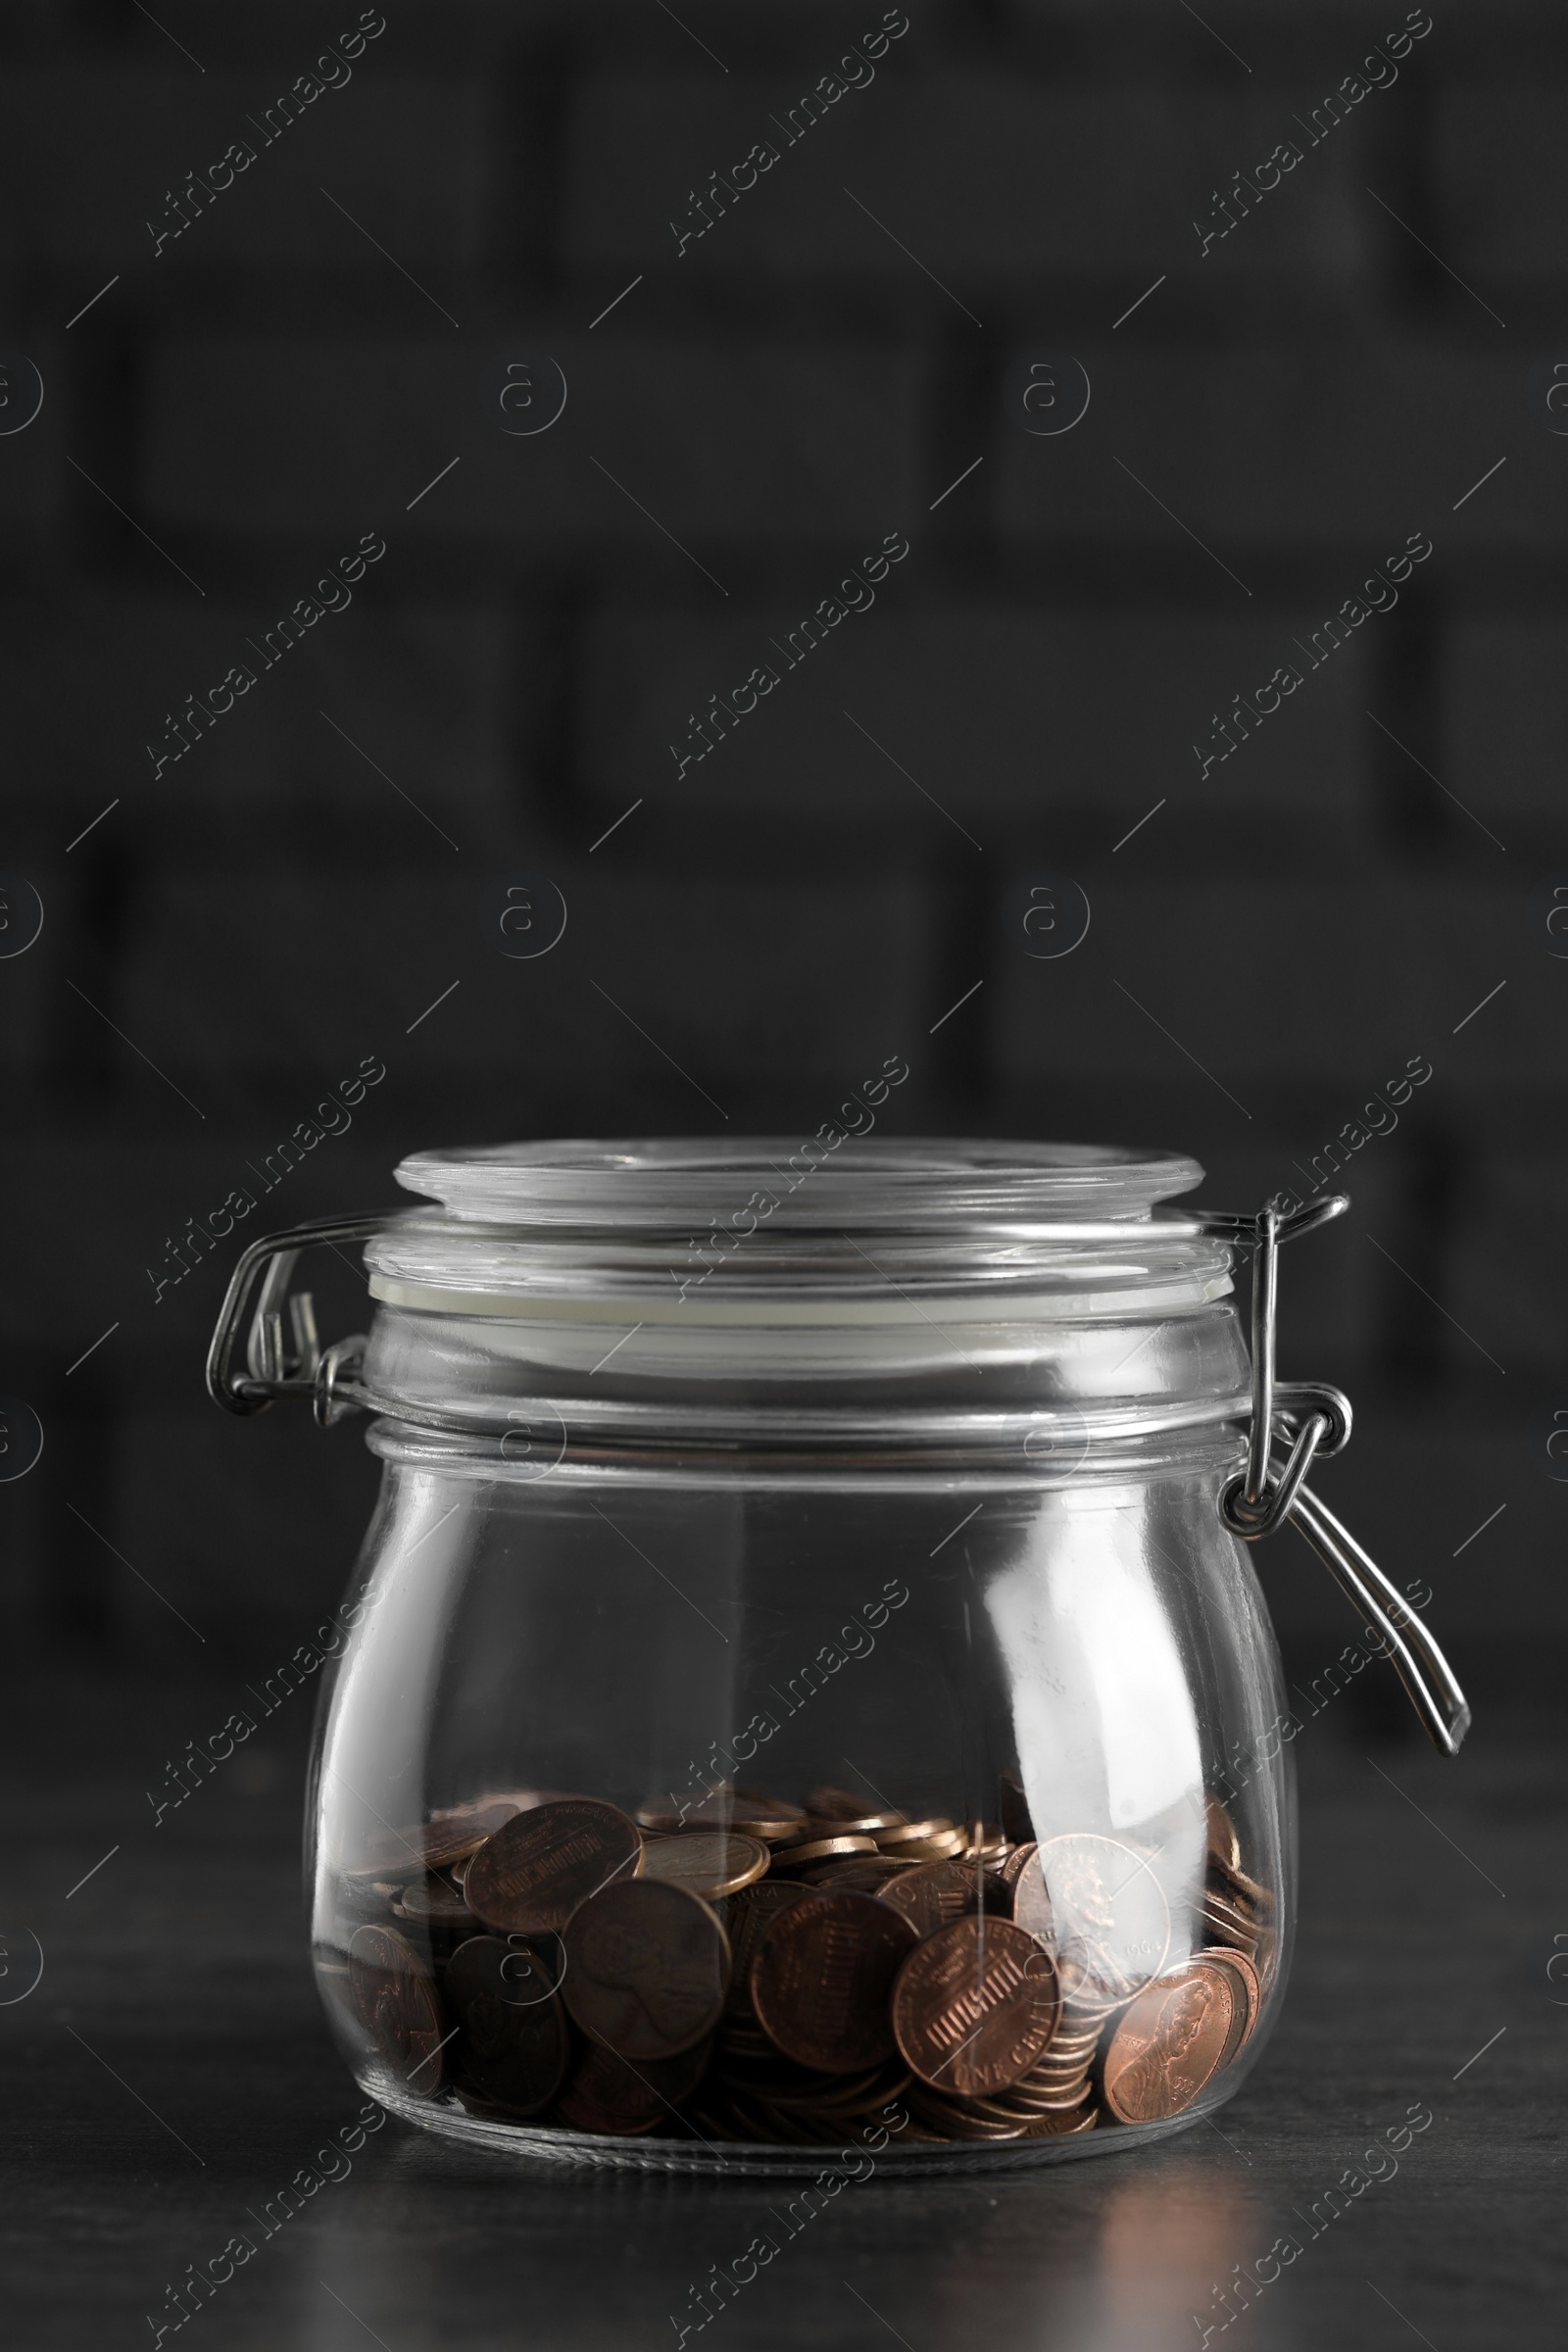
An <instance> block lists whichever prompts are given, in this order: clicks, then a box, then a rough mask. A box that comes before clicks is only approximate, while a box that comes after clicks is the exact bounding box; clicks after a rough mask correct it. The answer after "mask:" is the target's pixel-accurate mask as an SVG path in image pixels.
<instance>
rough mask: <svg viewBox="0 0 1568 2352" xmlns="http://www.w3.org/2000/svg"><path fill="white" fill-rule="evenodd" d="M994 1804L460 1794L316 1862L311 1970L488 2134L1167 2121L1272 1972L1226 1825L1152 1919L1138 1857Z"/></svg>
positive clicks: (1006, 1798)
mask: <svg viewBox="0 0 1568 2352" xmlns="http://www.w3.org/2000/svg"><path fill="white" fill-rule="evenodd" d="M1000 1810H1001V1812H1002V1815H1003V1823H1002V1824H1001V1825H999V1824H993V1823H987V1822H983V1821H978V1822H973V1823H971V1824H969V1825H968V1826H967V1827H960V1826H959V1825H958V1824H957V1823H956V1822H955V1821H953V1820H950V1819H948V1818H947V1817H945V1816H937V1815H933V1816H929V1817H927V1818H923V1819H917V1818H911V1817H909V1816H907V1815H906V1814H903V1813H900V1812H898V1811H896V1810H894V1809H892V1808H891V1807H888V1806H886V1805H884V1804H881V1803H878V1804H875V1805H870V1804H868V1803H867V1802H866V1801H865V1800H864V1799H862V1798H859V1797H857V1796H856V1795H854V1794H853V1793H852V1792H850V1791H848V1790H845V1789H832V1788H820V1789H809V1791H808V1792H807V1794H806V1797H805V1800H804V1802H803V1803H800V1804H795V1803H792V1802H789V1801H787V1800H785V1799H783V1798H778V1797H772V1796H768V1795H765V1794H763V1793H761V1792H760V1791H757V1790H752V1789H738V1788H725V1789H720V1790H717V1791H715V1792H714V1794H713V1795H712V1796H711V1797H710V1798H708V1799H705V1801H704V1802H703V1803H702V1804H701V1805H698V1806H696V1807H689V1808H687V1809H685V1810H684V1812H683V1813H681V1814H680V1815H679V1816H677V1815H676V1814H674V1813H672V1812H668V1811H665V1810H662V1809H661V1808H660V1807H659V1806H657V1805H647V1806H642V1807H639V1808H638V1810H637V1813H636V1815H635V1817H633V1816H631V1815H628V1814H626V1813H624V1812H622V1811H620V1810H619V1808H618V1807H616V1806H614V1805H612V1804H608V1803H606V1802H605V1801H604V1800H603V1799H601V1798H598V1797H591V1796H577V1795H569V1794H564V1793H561V1792H556V1791H552V1790H539V1789H532V1790H515V1791H510V1792H507V1793H497V1794H492V1795H487V1796H484V1797H480V1798H477V1799H475V1800H473V1801H472V1802H471V1803H469V1804H466V1805H463V1806H458V1807H454V1808H452V1809H450V1810H448V1811H445V1812H442V1813H437V1814H434V1815H432V1817H431V1818H430V1820H428V1821H427V1822H425V1823H424V1824H423V1825H422V1826H421V1827H419V1828H417V1829H415V1830H411V1831H409V1832H407V1833H404V1834H402V1835H400V1836H397V1837H393V1838H387V1839H386V1840H384V1841H383V1843H382V1845H381V1846H380V1848H379V1849H378V1850H377V1851H375V1852H373V1853H369V1854H367V1855H366V1856H365V1857H364V1858H363V1860H362V1861H361V1862H360V1863H359V1864H358V1866H357V1867H355V1868H354V1869H352V1870H349V1871H346V1872H344V1873H343V1874H342V1875H341V1877H340V1881H339V1895H340V1911H341V1917H342V1920H343V1936H344V1939H345V1941H346V1945H347V1950H346V1955H345V1957H344V1958H343V1959H342V1960H338V1959H332V1960H329V1961H328V1962H327V1963H326V1965H325V1967H324V1969H323V1976H324V1978H325V1980H326V1981H327V1982H328V1983H329V1984H331V1985H334V1986H335V1989H336V1991H337V1993H338V1996H339V1997H340V1998H341V1999H342V2000H343V2001H344V2003H345V2005H346V2006H347V2007H348V2008H349V2009H350V2010H351V2011H352V2014H353V2015H354V2017H355V2018H356V2020H357V2021H358V2023H359V2025H360V2026H361V2027H363V2029H364V2030H365V2032H366V2033H367V2034H368V2036H369V2038H370V2040H371V2042H372V2043H373V2045H374V2047H375V2049H376V2051H377V2052H378V2054H379V2056H380V2057H381V2059H382V2060H383V2061H385V2062H386V2064H387V2066H388V2067H389V2068H390V2069H392V2070H395V2073H396V2075H397V2076H398V2077H400V2078H401V2081H402V2082H403V2084H404V2085H405V2086H406V2088H407V2091H408V2092H409V2094H410V2095H413V2096H416V2097H424V2098H436V2097H450V2098H455V2099H456V2100H457V2101H459V2102H460V2103H461V2104H462V2106H464V2107H465V2108H466V2109H467V2110H469V2111H470V2112H471V2113H473V2114H476V2115H482V2116H486V2117H489V2118H491V2119H494V2120H497V2121H501V2122H515V2123H528V2124H533V2125H544V2126H547V2127H554V2128H557V2129H560V2130H564V2131H578V2132H589V2133H597V2134H601V2135H611V2136H615V2137H631V2136H637V2135H641V2134H646V2133H651V2132H660V2133H663V2134H667V2135H670V2136H674V2137H677V2138H685V2139H693V2138H695V2139H701V2140H705V2141H726V2140H727V2141H737V2140H740V2141H749V2142H771V2143H774V2144H779V2145H794V2146H803V2147H806V2146H837V2145H843V2144H844V2143H845V2141H846V2140H847V2139H848V2138H850V2137H851V2136H852V2134H853V2131H854V2127H855V2126H856V2124H857V2123H858V2121H859V2120H860V2119H862V2118H870V2117H872V2116H875V2117H877V2118H878V2119H879V2121H880V2123H881V2126H882V2128H883V2129H885V2130H888V2131H889V2132H890V2136H891V2137H892V2138H893V2139H894V2140H896V2141H897V2142H899V2143H900V2144H905V2145H914V2144H918V2143H920V2142H964V2141H981V2140H993V2139H994V2140H1011V2139H1041V2138H1052V2137H1061V2136H1067V2135H1070V2134H1073V2133H1077V2132H1082V2131H1094V2130H1095V2129H1097V2128H1098V2127H1103V2126H1105V2125H1115V2124H1146V2123H1154V2122H1160V2121H1163V2120H1165V2119H1166V2118H1168V2117H1170V2116H1174V2115H1177V2114H1179V2113H1180V2112H1181V2111H1182V2110H1183V2109H1184V2108H1186V2107H1188V2106H1190V2105H1191V2104H1192V2103H1193V2101H1194V2100H1195V2099H1197V2098H1198V2097H1199V2096H1200V2094H1201V2092H1202V2091H1203V2090H1204V2089H1205V2088H1206V2087H1207V2086H1208V2084H1209V2083H1210V2082H1212V2081H1213V2079H1214V2078H1215V2076H1216V2075H1218V2074H1219V2073H1220V2071H1221V2070H1222V2069H1223V2068H1224V2067H1226V2066H1227V2065H1229V2064H1230V2062H1231V2060H1232V2059H1233V2058H1234V2057H1235V2055H1236V2054H1237V2052H1238V2051H1239V2050H1240V2049H1241V2048H1242V2046H1243V2045H1244V2043H1245V2042H1246V2041H1247V2040H1248V2038H1249V2037H1250V2034H1251V2033H1252V2031H1253V2029H1254V2027H1255V2025H1256V2023H1257V2019H1258V2015H1259V2012H1260V2010H1261V2007H1262V2004H1263V2001H1264V1998H1265V1996H1266V1994H1267V1991H1268V1988H1269V1985H1270V1983H1271V1981H1272V1977H1273V1974H1274V1969H1275V1936H1274V1930H1273V1925H1272V1913H1273V1899H1272V1896H1271V1895H1270V1893H1269V1891H1268V1889H1267V1888H1266V1887H1263V1886H1262V1885H1261V1884H1259V1882H1258V1881H1257V1880H1256V1879H1254V1878H1252V1877H1250V1875H1249V1874H1248V1872H1247V1871H1246V1869H1245V1868H1244V1866H1243V1860H1242V1854H1241V1850H1240V1846H1239V1843H1238V1839H1237V1835H1236V1830H1235V1826H1234V1824H1233V1823H1232V1821H1231V1820H1230V1817H1229V1815H1228V1814H1227V1813H1226V1812H1225V1810H1224V1808H1223V1806H1221V1805H1220V1804H1219V1803H1218V1802H1217V1801H1216V1800H1215V1799H1213V1798H1210V1799H1209V1800H1208V1819H1207V1850H1206V1862H1205V1871H1204V1881H1203V1886H1202V1888H1201V1893H1200V1894H1199V1896H1198V1899H1197V1902H1196V1905H1195V1909H1194V1914H1193V1917H1192V1919H1191V1920H1190V1921H1188V1922H1183V1923H1180V1932H1178V1928H1177V1926H1176V1925H1174V1924H1173V1922H1172V1919H1171V1915H1170V1908H1169V1905H1168V1903H1167V1899H1166V1895H1165V1893H1164V1891H1163V1889H1162V1887H1161V1884H1160V1881H1159V1879H1158V1878H1157V1877H1156V1875H1155V1873H1154V1871H1153V1870H1152V1868H1151V1863H1152V1860H1153V1859H1154V1857H1153V1856H1152V1854H1151V1853H1149V1852H1148V1851H1140V1850H1138V1849H1136V1848H1135V1847H1134V1846H1132V1845H1130V1844H1127V1843H1124V1842H1122V1841H1121V1840H1120V1839H1117V1838H1109V1837H1103V1836H1098V1835H1091V1834H1088V1833H1083V1834H1069V1835H1066V1836H1058V1837H1054V1838H1050V1839H1048V1840H1046V1841H1045V1842H1044V1843H1041V1842H1039V1841H1037V1840H1036V1838H1034V1836H1033V1834H1032V1830H1031V1825H1030V1823H1029V1821H1028V1818H1027V1814H1026V1812H1025V1811H1024V1810H1023V1806H1022V1792H1021V1790H1020V1789H1019V1788H1018V1786H1017V1783H1016V1782H1015V1781H1011V1780H1008V1781H1005V1782H1004V1784H1003V1787H1002V1790H1001V1803H1000ZM1018 1832H1022V1833H1023V1834H1022V1835H1017V1834H1015V1833H1018ZM356 1923H357V1924H356Z"/></svg>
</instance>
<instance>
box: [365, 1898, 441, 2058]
mask: <svg viewBox="0 0 1568 2352" xmlns="http://www.w3.org/2000/svg"><path fill="white" fill-rule="evenodd" d="M349 1982H350V1984H351V1985H352V1986H353V1990H354V2006H355V2008H356V2009H357V2010H358V2011H359V2013H360V2017H361V2020H362V2022H363V2023H364V2025H365V2028H366V2031H367V2032H368V2034H369V2036H370V2039H371V2040H372V2041H373V2042H374V2044H375V2046H376V2048H377V2049H378V2050H379V2051H380V2053H381V2055H382V2057H383V2058H385V2059H388V2060H389V2061H390V2062H391V2064H392V2065H393V2066H395V2067H396V2068H397V2069H398V2070H399V2072H400V2074H401V2075H402V2076H403V2078H404V2080H405V2081H406V2082H407V2083H408V2086H409V2088H410V2089H411V2090H412V2091H414V2092H416V2093H417V2096H418V2097H420V2098H424V2099H428V2098H433V2097H434V2095H435V2093H436V2092H437V2091H438V2090H439V2089H440V2087H441V2082H442V2079H443V2077H444V2075H445V2073H446V2053H445V2051H444V2050H443V2048H442V2046H441V2045H442V2043H443V2042H444V2041H445V2039H446V2035H447V2021H446V2012H445V2010H444V2009H443V2008H442V2005H441V1995H440V1994H439V1993H438V1992H437V1991H436V1988H435V1982H434V1979H433V1978H432V1977H431V1975H430V1973H429V1971H428V1969H427V1968H426V1967H425V1965H424V1962H423V1961H422V1960H421V1959H420V1958H419V1955H418V1953H417V1951H416V1950H415V1948H414V1946H413V1944H412V1943H410V1942H409V1940H408V1938H407V1936H400V1935H399V1934H398V1932H397V1930H396V1928H379V1927H366V1928H356V1929H355V1931H354V1934H353V1936H351V1937H350V1939H349Z"/></svg>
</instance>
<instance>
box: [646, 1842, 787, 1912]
mask: <svg viewBox="0 0 1568 2352" xmlns="http://www.w3.org/2000/svg"><path fill="white" fill-rule="evenodd" d="M767 1864H768V1851H767V1847H766V1846H765V1845H764V1844H763V1843H762V1841H761V1839H760V1838H745V1837H742V1836H741V1835H740V1834H739V1832H737V1831H735V1830H687V1831H685V1832H683V1833H682V1834H681V1835H679V1836H678V1837H674V1838H649V1839H648V1840H647V1841H646V1843H645V1844H644V1846H643V1868H642V1875H643V1877H644V1878H645V1879H659V1880H662V1882H663V1883H664V1884H666V1885H668V1886H671V1887H687V1888H688V1889H689V1890H690V1892H691V1893H693V1894H700V1895H701V1896H702V1897H703V1900H704V1901H705V1902H712V1901H713V1900H714V1899H715V1898H717V1897H719V1896H722V1895H726V1894H739V1892H740V1890H741V1888H742V1887H749V1886H750V1885H751V1884H752V1881H753V1880H754V1879H760V1878H762V1877H763V1876H764V1875H765V1874H766V1871H767Z"/></svg>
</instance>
